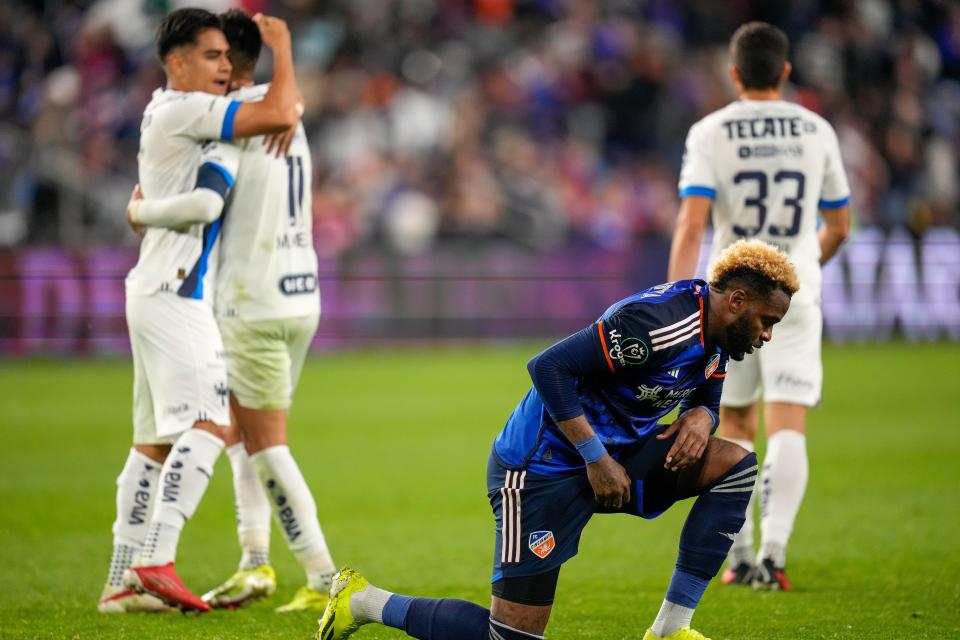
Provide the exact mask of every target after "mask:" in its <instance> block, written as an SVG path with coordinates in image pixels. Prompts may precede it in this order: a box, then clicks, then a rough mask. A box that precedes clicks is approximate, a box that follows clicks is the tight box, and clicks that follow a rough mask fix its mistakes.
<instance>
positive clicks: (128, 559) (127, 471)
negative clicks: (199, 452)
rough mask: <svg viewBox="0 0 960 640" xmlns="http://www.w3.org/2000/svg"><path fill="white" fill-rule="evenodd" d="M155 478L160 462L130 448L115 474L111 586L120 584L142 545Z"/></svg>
mask: <svg viewBox="0 0 960 640" xmlns="http://www.w3.org/2000/svg"><path fill="white" fill-rule="evenodd" d="M159 480H160V463H159V462H154V461H153V460H151V459H150V458H148V457H147V456H145V455H143V454H142V453H140V452H139V451H137V450H136V449H130V453H129V455H127V462H126V464H124V465H123V470H122V471H121V472H120V475H119V476H117V519H116V520H114V522H113V554H112V556H111V558H110V573H109V574H108V575H107V584H108V585H110V586H111V587H122V586H123V572H124V571H126V570H127V569H128V568H129V567H130V565H131V564H132V563H133V561H134V560H136V557H137V555H139V553H140V550H141V549H142V548H143V541H144V540H145V539H146V537H147V528H148V526H149V522H150V511H151V508H152V505H153V498H154V496H156V493H157V492H156V488H157V485H158V483H159Z"/></svg>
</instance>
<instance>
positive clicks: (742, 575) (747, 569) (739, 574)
mask: <svg viewBox="0 0 960 640" xmlns="http://www.w3.org/2000/svg"><path fill="white" fill-rule="evenodd" d="M720 581H721V582H723V584H744V585H749V584H751V583H752V582H753V565H752V564H750V563H749V562H740V563H738V564H737V565H736V566H729V567H727V570H726V571H724V572H723V575H722V576H720Z"/></svg>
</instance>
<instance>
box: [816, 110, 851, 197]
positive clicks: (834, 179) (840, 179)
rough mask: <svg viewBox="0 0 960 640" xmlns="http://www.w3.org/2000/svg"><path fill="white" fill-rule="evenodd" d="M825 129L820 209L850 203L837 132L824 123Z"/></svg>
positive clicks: (848, 187)
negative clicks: (824, 154) (824, 157)
mask: <svg viewBox="0 0 960 640" xmlns="http://www.w3.org/2000/svg"><path fill="white" fill-rule="evenodd" d="M824 124H826V123H824ZM825 129H826V130H825V132H824V147H825V152H826V166H825V167H824V172H823V186H822V187H821V188H820V202H819V205H820V208H821V209H839V208H840V207H845V206H847V205H848V204H850V185H849V184H848V183H847V173H846V171H844V170H843V160H841V159H840V143H839V142H838V141H837V134H836V132H835V131H834V130H833V127H831V126H830V125H829V124H826V127H825Z"/></svg>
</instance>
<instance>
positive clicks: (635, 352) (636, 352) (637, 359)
mask: <svg viewBox="0 0 960 640" xmlns="http://www.w3.org/2000/svg"><path fill="white" fill-rule="evenodd" d="M607 335H608V336H609V337H610V344H611V345H613V346H612V347H611V348H610V357H611V358H613V359H614V360H616V361H617V362H619V363H620V364H621V365H623V366H626V365H628V364H643V363H644V362H646V361H647V358H649V357H650V348H649V347H648V346H647V345H646V343H645V342H644V341H643V340H641V339H640V338H624V337H623V334H621V333H620V332H619V331H617V330H616V329H611V330H610V331H609V332H608V333H607Z"/></svg>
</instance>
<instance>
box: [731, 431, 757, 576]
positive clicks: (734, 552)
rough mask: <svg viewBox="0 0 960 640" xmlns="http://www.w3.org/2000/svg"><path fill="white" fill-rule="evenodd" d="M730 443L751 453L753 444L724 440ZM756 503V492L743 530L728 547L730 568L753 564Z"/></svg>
mask: <svg viewBox="0 0 960 640" xmlns="http://www.w3.org/2000/svg"><path fill="white" fill-rule="evenodd" d="M724 440H729V441H730V442H732V443H734V444H736V445H740V446H741V447H743V448H744V449H746V450H747V451H751V452H752V451H753V442H751V441H750V440H743V439H741V438H724ZM756 502H757V492H756V491H754V492H753V493H751V494H750V502H749V503H748V504H747V519H746V520H744V522H743V528H742V529H740V533H738V534H737V535H736V537H735V538H734V539H733V545H732V546H731V547H730V553H729V554H728V555H727V559H728V561H729V563H730V566H731V567H735V566H737V565H738V564H753V508H754V505H755V504H756Z"/></svg>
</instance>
